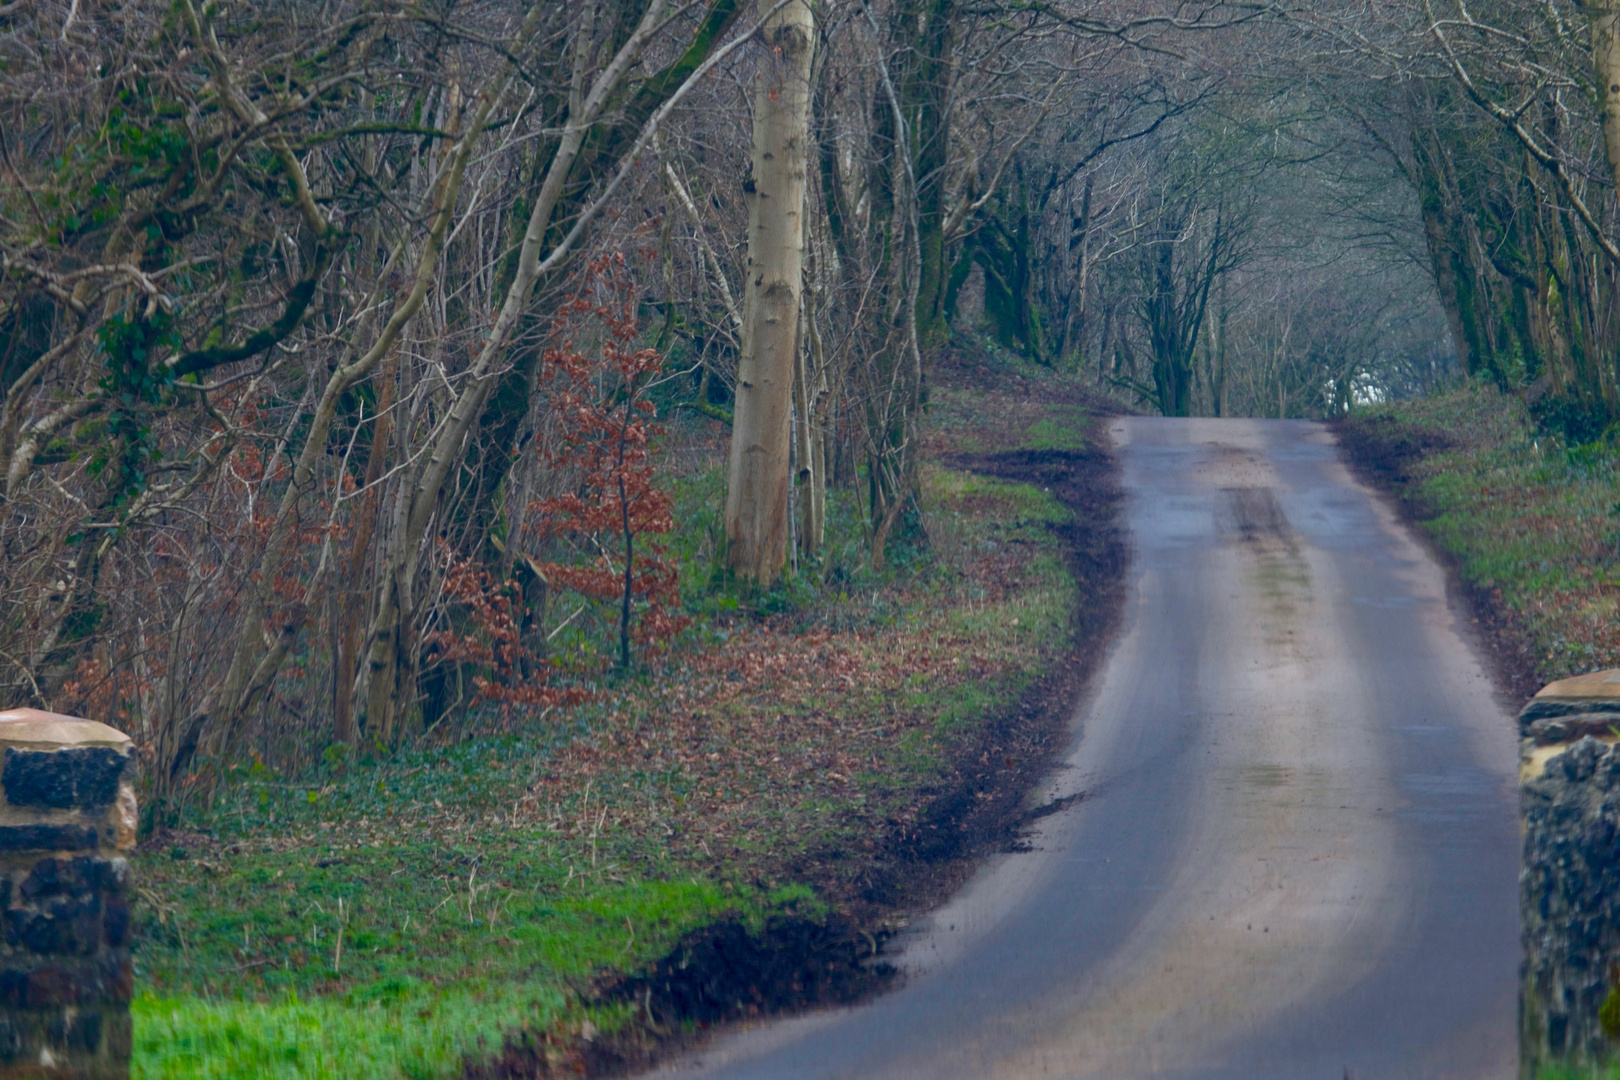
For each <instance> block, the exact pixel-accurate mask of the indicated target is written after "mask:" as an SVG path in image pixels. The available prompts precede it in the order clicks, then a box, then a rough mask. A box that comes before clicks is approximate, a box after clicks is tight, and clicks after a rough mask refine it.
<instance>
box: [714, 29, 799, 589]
mask: <svg viewBox="0 0 1620 1080" xmlns="http://www.w3.org/2000/svg"><path fill="white" fill-rule="evenodd" d="M760 5H761V13H762V14H763V13H764V12H766V11H769V10H770V8H771V7H772V6H774V5H772V4H770V3H769V2H768V0H760ZM814 35H815V21H814V16H813V15H812V14H811V11H810V5H809V4H808V3H806V2H804V0H794V2H792V3H789V4H788V5H786V6H785V7H783V8H782V9H781V10H780V11H778V12H777V13H776V14H775V15H773V16H771V18H770V20H769V21H768V22H767V23H766V25H765V30H764V37H765V44H766V47H767V49H768V52H767V53H766V55H765V56H764V57H762V58H761V61H760V70H759V75H758V78H757V81H756V83H755V88H754V94H755V100H754V151H753V167H752V171H753V175H752V177H751V178H750V184H748V185H745V190H748V191H749V210H748V280H747V283H746V286H745V292H744V300H743V344H742V355H741V357H740V358H739V360H738V365H737V397H736V411H735V413H734V414H733V418H732V425H731V460H730V469H729V483H728V486H727V491H726V560H727V563H728V564H729V566H730V568H731V571H732V573H734V574H735V575H736V576H737V577H738V578H739V579H740V580H742V581H746V582H750V583H753V584H757V585H761V586H765V585H769V584H771V583H772V582H773V581H775V580H776V578H777V576H778V575H779V574H780V573H781V572H782V565H783V563H784V562H785V561H786V559H787V539H788V484H789V483H790V481H791V477H790V476H789V464H788V458H789V454H788V449H789V446H790V439H791V431H790V415H791V408H792V400H793V380H794V372H795V369H796V366H797V358H798V352H799V340H798V339H799V301H800V293H801V291H802V288H803V266H804V196H805V151H806V147H807V146H808V142H809V134H810V131H809V128H810V63H811V60H812V58H813V54H814V49H815V44H814V43H815V36H814Z"/></svg>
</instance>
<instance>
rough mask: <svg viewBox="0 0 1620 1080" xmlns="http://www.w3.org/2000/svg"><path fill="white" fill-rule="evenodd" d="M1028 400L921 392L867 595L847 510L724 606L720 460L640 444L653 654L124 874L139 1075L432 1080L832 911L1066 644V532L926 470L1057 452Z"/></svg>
mask: <svg viewBox="0 0 1620 1080" xmlns="http://www.w3.org/2000/svg"><path fill="white" fill-rule="evenodd" d="M1052 378H1055V377H1053V376H1049V375H1045V374H1042V373H1041V372H1040V371H1039V370H1038V369H1031V370H1028V371H1025V372H1023V373H1022V374H1019V373H1014V374H1013V375H1012V376H1011V377H1010V380H1009V381H1007V382H1005V383H1004V384H1003V385H1004V386H1005V388H1006V389H1005V390H1004V391H1001V392H992V393H984V392H980V391H977V390H969V389H967V388H965V387H958V388H953V387H951V386H948V385H947V386H943V387H941V388H940V389H939V390H938V391H937V393H936V398H935V404H934V406H933V418H932V435H931V436H930V445H929V454H928V457H929V459H930V462H929V463H928V464H926V465H925V467H924V469H923V473H922V496H921V498H920V499H919V501H918V504H917V507H916V509H915V512H914V513H913V514H912V515H910V518H909V520H908V521H907V522H906V523H905V528H904V530H903V534H902V535H900V536H898V537H897V538H896V539H895V540H894V541H892V542H891V545H890V558H889V561H888V566H887V567H886V568H885V569H884V570H883V571H882V572H876V571H873V570H872V569H871V566H870V562H869V561H868V560H867V558H866V550H867V544H866V539H865V537H864V534H863V532H862V525H861V522H862V514H861V508H860V507H859V506H858V505H857V504H856V500H855V495H854V492H853V491H852V490H850V489H848V488H845V489H842V490H838V491H835V492H833V493H832V497H831V498H830V499H829V503H830V506H829V515H828V516H829V526H828V543H827V547H826V551H825V554H824V556H823V557H822V558H820V559H819V560H816V561H815V562H813V563H812V562H811V561H809V560H803V561H801V562H800V563H799V565H798V567H797V570H796V572H795V573H792V574H790V575H789V576H788V578H787V580H786V581H785V582H783V583H782V584H781V585H780V586H779V587H778V588H777V589H775V590H773V591H772V592H770V593H768V594H765V595H756V596H752V597H749V596H739V595H738V594H737V593H736V592H735V591H731V590H728V589H727V588H726V587H725V586H724V583H723V582H721V581H720V580H719V579H718V578H717V577H716V575H715V574H714V568H715V566H716V565H717V556H716V552H717V545H718V541H719V536H720V521H719V516H718V513H717V510H716V508H717V507H718V506H719V504H720V502H721V501H722V500H723V496H724V491H723V468H722V462H723V454H724V449H725V447H724V440H723V436H724V431H723V429H722V428H720V426H719V425H718V424H712V422H711V421H708V420H702V421H701V423H702V424H704V425H711V424H712V426H707V427H703V428H688V429H682V430H681V431H677V432H674V433H672V434H671V435H670V436H668V437H667V438H666V439H665V440H664V441H663V443H661V444H659V453H661V454H663V455H664V459H663V461H662V462H661V463H660V464H661V465H664V466H667V467H668V470H667V471H668V473H669V474H672V475H673V479H672V481H670V482H669V484H668V490H669V495H670V500H669V501H670V512H671V514H672V515H673V520H674V531H673V532H672V533H670V534H669V536H668V537H667V552H666V556H665V557H666V558H667V560H668V561H669V562H670V564H671V565H673V566H674V567H676V568H677V569H678V573H679V576H680V595H681V597H682V607H681V608H680V609H679V611H678V612H676V613H672V617H673V615H675V614H678V616H679V618H680V619H681V620H683V621H684V623H685V629H684V630H682V631H681V632H680V634H679V635H677V636H676V637H675V638H674V639H673V641H672V644H671V646H670V647H669V648H668V649H667V650H665V651H664V652H662V653H654V654H649V655H648V656H647V657H646V658H645V659H644V660H643V661H642V662H641V663H640V664H639V665H638V666H636V667H634V668H633V669H632V670H631V671H630V672H628V673H626V674H622V675H611V674H610V675H604V676H603V677H602V679H601V681H600V683H599V684H598V685H597V687H596V689H595V690H593V692H592V693H591V694H590V695H588V696H585V697H583V698H575V699H569V700H562V699H558V698H555V697H548V698H546V699H544V701H541V700H536V701H532V702H531V701H527V700H525V699H524V696H523V695H521V694H516V695H514V694H505V695H500V694H496V695H494V696H493V698H491V697H489V696H487V695H486V701H485V703H484V704H483V705H482V706H480V707H478V708H474V709H470V710H463V711H462V712H461V713H460V714H458V715H456V716H455V717H453V718H451V719H447V720H446V721H445V722H443V723H441V725H440V726H439V727H438V728H436V729H435V730H434V731H431V732H429V733H427V734H426V735H424V736H423V737H422V738H421V739H419V740H418V741H417V742H416V743H415V744H414V745H412V746H408V747H406V748H404V749H403V750H400V751H398V752H395V753H393V754H390V755H387V756H381V757H377V758H368V757H366V756H364V755H361V756H354V757H351V756H348V755H345V754H341V753H334V754H330V755H328V756H327V757H326V758H325V759H324V760H323V761H321V762H320V763H319V764H318V765H317V766H314V767H312V768H309V769H307V770H304V771H302V772H298V773H284V772H279V771H276V770H273V769H271V768H269V767H267V766H265V765H264V764H262V763H249V764H247V765H246V766H244V767H243V768H242V769H240V770H238V771H237V774H236V775H234V776H233V777H231V778H229V779H227V780H226V781H225V782H223V783H221V784H220V785H219V786H218V787H217V789H216V790H215V791H214V793H213V794H212V796H211V797H210V798H208V799H206V800H198V801H197V802H196V803H194V804H193V805H191V806H189V807H188V808H187V809H186V810H185V812H184V814H183V816H182V817H181V818H180V819H178V820H176V821H174V822H173V823H172V826H171V827H169V828H166V829H164V830H161V831H160V833H159V834H158V835H157V836H156V837H155V838H154V839H153V840H152V841H149V842H148V843H147V844H146V845H145V847H144V848H143V850H142V853H141V856H140V860H139V863H140V865H139V867H138V873H139V880H140V882H141V898H142V900H143V901H144V902H143V903H142V905H141V907H140V912H141V914H140V916H139V917H140V920H141V927H140V934H139V935H138V940H139V945H138V949H137V976H138V985H139V997H138V1000H137V1002H136V1005H135V1013H136V1062H135V1075H136V1076H138V1077H145V1078H157V1077H182V1076H184V1077H204V1078H235V1077H248V1076H252V1077H317V1076H320V1077H326V1076H353V1077H378V1078H386V1077H436V1076H451V1075H455V1074H456V1073H458V1072H459V1071H461V1070H462V1069H463V1068H464V1067H465V1066H466V1064H467V1063H468V1062H469V1061H474V1060H476V1059H478V1058H479V1057H480V1056H481V1055H483V1054H487V1053H490V1052H493V1051H495V1050H496V1049H498V1048H499V1047H500V1045H501V1040H502V1039H503V1038H504V1037H505V1036H507V1035H508V1034H510V1033H511V1032H513V1031H516V1030H541V1031H550V1032H557V1033H561V1035H562V1036H564V1037H573V1038H577V1037H579V1036H580V1035H581V1034H584V1035H586V1036H589V1035H591V1034H592V1033H594V1032H598V1031H611V1030H612V1029H613V1028H614V1027H615V1026H616V1025H619V1024H622V1023H623V1022H624V1021H625V1019H626V1015H627V1012H626V1010H627V1008H628V1007H627V1006H615V1005H604V1004H602V1003H601V1002H600V1000H599V999H598V998H597V997H596V996H595V994H594V988H595V987H598V986H600V985H603V983H604V980H607V979H610V978H611V977H613V976H614V975H616V974H617V973H623V972H634V971H636V970H638V969H641V968H643V967H644V966H645V965H647V964H648V963H650V962H652V961H653V960H655V959H657V958H658V957H660V956H661V955H663V954H664V953H666V952H667V951H668V950H669V949H670V947H671V946H672V945H673V944H674V943H675V942H676V941H677V940H678V939H680V938H681V937H682V935H683V934H686V933H688V932H690V931H692V930H693V929H694V928H695V927H699V926H702V925H705V924H708V923H711V922H714V921H716V920H719V919H725V918H739V917H740V918H742V919H744V920H746V921H751V922H754V923H760V922H762V921H763V920H764V919H766V918H767V917H769V916H771V915H772V914H777V913H784V912H785V913H791V914H794V915H797V916H801V917H809V918H820V917H823V916H824V915H826V914H827V913H828V912H829V910H830V908H832V907H836V906H837V905H839V904H840V903H842V902H844V901H845V900H846V899H848V898H849V897H851V896H853V895H855V893H856V892H857V891H858V885H857V879H858V878H859V876H860V875H861V874H862V873H863V872H864V871H863V860H869V859H870V857H871V855H872V852H873V851H874V850H875V849H876V848H877V846H878V844H879V838H880V836H882V835H892V833H893V832H894V830H896V829H898V830H899V831H900V832H902V833H903V832H904V831H905V829H906V828H907V827H908V822H910V821H912V820H913V819H914V818H915V817H916V815H918V814H919V812H920V811H921V808H922V807H923V805H924V803H925V798H926V794H927V792H928V790H929V786H930V784H932V783H934V782H936V781H937V779H938V778H939V776H940V775H941V770H942V769H943V768H944V767H945V765H946V763H947V762H948V760H949V759H950V757H951V754H952V752H953V750H954V749H955V748H957V747H960V746H962V745H964V743H965V742H966V741H967V740H971V739H972V737H973V735H974V733H975V731H976V726H977V725H980V724H982V723H983V722H984V720H985V718H986V717H988V716H990V715H992V714H993V713H995V711H996V710H998V709H1001V708H1004V707H1005V706H1006V705H1007V704H1008V703H1009V702H1011V701H1012V700H1014V699H1015V698H1016V697H1017V695H1018V694H1019V693H1020V692H1021V691H1022V690H1023V689H1024V688H1026V687H1028V686H1029V685H1031V683H1032V682H1033V681H1034V680H1035V679H1037V678H1038V677H1040V676H1041V675H1042V674H1043V673H1044V672H1045V671H1046V670H1047V669H1048V668H1049V666H1050V665H1051V664H1052V663H1053V662H1054V660H1055V658H1056V657H1058V656H1059V655H1060V654H1061V653H1062V651H1063V650H1064V649H1065V647H1066V645H1067V638H1068V632H1069V627H1070V612H1071V610H1072V607H1073V604H1074V602H1075V593H1074V589H1075V586H1074V583H1073V581H1072V580H1071V578H1070V575H1069V573H1068V571H1067V569H1066V568H1065V565H1064V562H1063V559H1062V554H1061V548H1060V547H1059V541H1058V539H1057V537H1056V536H1055V535H1054V532H1053V526H1058V525H1061V524H1062V523H1063V522H1064V521H1065V520H1066V519H1067V517H1068V511H1066V510H1065V509H1064V508H1063V507H1062V506H1061V505H1059V504H1058V503H1057V502H1056V500H1055V499H1054V498H1053V497H1052V496H1051V495H1050V494H1049V493H1047V492H1044V491H1041V490H1038V489H1036V488H1033V487H1030V486H1027V485H1019V484H1011V483H1006V482H1002V481H997V480H992V479H987V478H984V477H980V476H977V475H974V474H972V473H969V472H965V471H958V470H954V469H951V468H947V467H945V466H944V465H943V464H942V463H941V461H942V459H944V458H946V457H948V456H949V455H951V454H953V453H962V452H965V453H978V452H984V451H985V450H987V449H989V450H994V449H1017V448H1020V447H1022V448H1025V449H1050V448H1053V447H1054V446H1062V447H1067V448H1079V447H1083V446H1084V445H1085V444H1086V442H1087V440H1088V439H1089V438H1090V430H1089V425H1090V424H1091V423H1092V420H1091V418H1090V417H1089V416H1087V415H1086V414H1085V413H1084V412H1083V411H1081V410H1079V409H1077V408H1076V407H1074V406H1071V405H1063V404H1041V403H1040V402H1039V401H1038V400H1031V398H1030V395H1029V394H1028V390H1029V386H1030V380H1042V379H1052ZM1039 396H1040V395H1036V397H1037V398H1038V397H1039ZM698 422H699V421H694V423H698ZM670 595H671V596H673V591H672V590H671V592H670ZM616 644H617V643H616V642H613V643H610V644H609V645H607V647H608V648H612V647H613V646H616Z"/></svg>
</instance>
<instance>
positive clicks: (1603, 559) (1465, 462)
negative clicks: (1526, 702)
mask: <svg viewBox="0 0 1620 1080" xmlns="http://www.w3.org/2000/svg"><path fill="white" fill-rule="evenodd" d="M1346 423H1347V424H1348V425H1349V426H1350V427H1351V429H1352V432H1351V434H1352V436H1353V437H1354V436H1356V435H1359V436H1361V437H1363V438H1365V439H1366V440H1367V441H1368V442H1369V443H1370V444H1372V445H1373V446H1381V447H1385V448H1389V447H1405V448H1407V449H1408V450H1409V451H1414V450H1415V451H1417V452H1416V453H1413V454H1412V456H1411V459H1410V461H1409V464H1408V466H1407V473H1408V477H1407V479H1406V481H1405V483H1404V485H1403V489H1402V491H1401V494H1402V496H1403V497H1404V498H1406V499H1407V500H1409V501H1410V502H1411V503H1412V504H1413V506H1414V508H1415V510H1416V511H1417V514H1418V516H1419V517H1420V519H1422V520H1423V523H1424V527H1425V528H1426V529H1428V531H1429V532H1430V533H1431V534H1432V535H1433V536H1434V538H1435V541H1436V542H1437V543H1438V544H1439V545H1440V546H1441V547H1442V548H1443V549H1445V550H1446V551H1448V552H1449V553H1451V554H1452V555H1453V556H1455V557H1456V558H1457V560H1458V563H1459V565H1460V567H1461V570H1462V573H1463V574H1464V576H1465V577H1467V578H1468V579H1469V581H1471V582H1472V583H1473V584H1475V585H1476V586H1478V587H1480V588H1482V589H1485V590H1487V591H1490V592H1492V593H1494V594H1496V595H1497V596H1498V597H1499V598H1500V600H1501V602H1502V604H1503V605H1504V607H1505V608H1506V609H1507V610H1508V611H1509V612H1511V613H1512V615H1513V617H1514V618H1515V619H1516V620H1517V621H1519V622H1520V623H1521V624H1522V626H1523V627H1524V629H1525V631H1526V633H1527V634H1528V636H1529V638H1530V641H1531V643H1532V644H1533V646H1534V647H1535V649H1536V657H1537V662H1538V664H1539V665H1540V667H1541V668H1542V670H1543V673H1544V674H1545V676H1546V677H1547V678H1548V679H1553V678H1559V677H1562V676H1565V675H1570V674H1575V673H1578V672H1583V671H1590V670H1593V669H1595V668H1606V667H1615V666H1620V619H1617V618H1616V614H1617V599H1620V513H1617V510H1620V507H1617V504H1616V499H1617V497H1620V483H1617V482H1620V451H1617V449H1616V447H1615V446H1614V445H1612V444H1607V443H1596V444H1591V445H1587V446H1580V447H1567V446H1565V445H1563V444H1562V443H1561V442H1560V441H1559V440H1558V439H1557V437H1555V436H1552V435H1549V434H1546V433H1544V432H1541V431H1538V430H1537V428H1536V427H1535V425H1534V424H1533V423H1532V421H1531V419H1530V417H1529V416H1528V414H1527V412H1526V410H1525V408H1524V406H1523V405H1522V404H1521V403H1520V402H1519V401H1518V399H1516V398H1513V397H1508V396H1505V395H1502V394H1500V393H1498V392H1497V391H1495V390H1494V389H1492V388H1490V387H1489V386H1486V385H1481V384H1475V385H1470V386H1467V387H1465V388H1463V389H1461V390H1458V391H1455V392H1452V393H1449V394H1445V395H1440V396H1436V397H1433V398H1428V399H1424V400H1421V401H1412V402H1400V403H1395V404H1391V405H1385V406H1380V407H1378V408H1374V409H1367V410H1358V411H1357V412H1356V414H1355V415H1353V416H1352V417H1351V418H1350V419H1349V420H1348V421H1346ZM1423 448H1426V449H1423Z"/></svg>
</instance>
